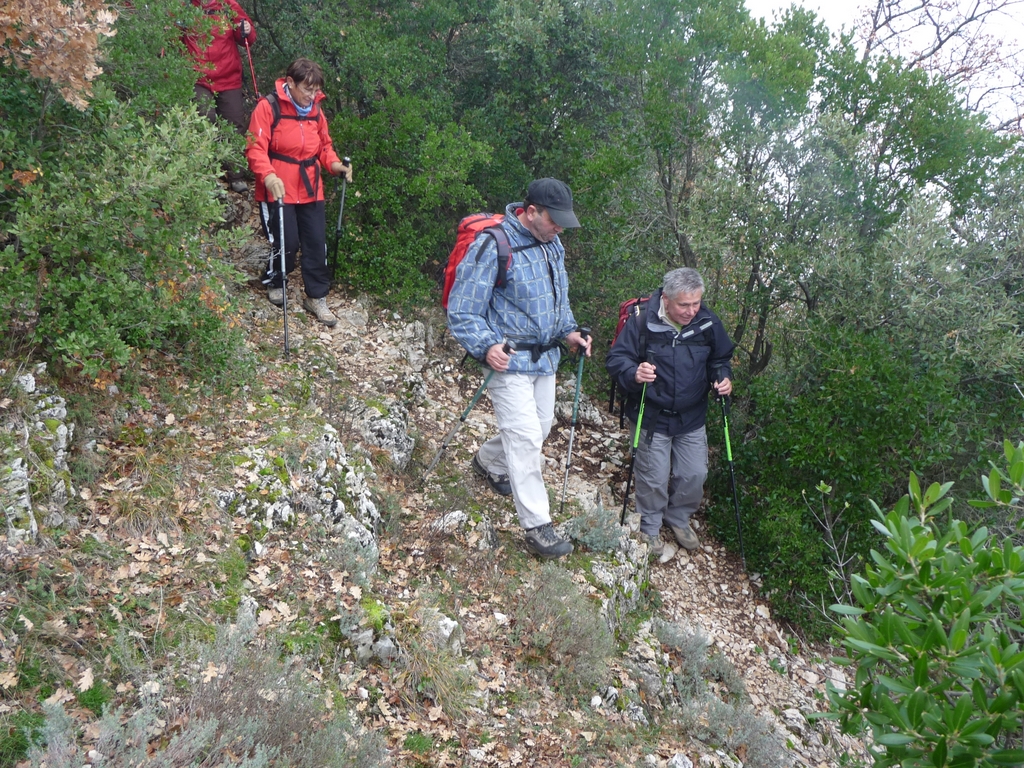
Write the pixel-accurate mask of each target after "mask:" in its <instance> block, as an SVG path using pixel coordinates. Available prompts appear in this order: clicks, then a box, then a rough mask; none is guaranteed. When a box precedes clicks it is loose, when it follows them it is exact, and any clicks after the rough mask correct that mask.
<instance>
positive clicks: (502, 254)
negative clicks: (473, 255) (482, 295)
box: [477, 224, 522, 288]
mask: <svg viewBox="0 0 1024 768" xmlns="http://www.w3.org/2000/svg"><path fill="white" fill-rule="evenodd" d="M483 231H484V232H486V233H487V234H489V235H490V236H491V237H493V238H494V244H495V245H496V246H497V248H498V277H497V278H496V279H495V281H494V287H495V288H501V287H504V285H505V283H506V281H507V280H508V268H509V266H510V265H511V264H512V252H513V250H515V249H513V248H512V247H511V246H510V245H509V242H508V235H507V234H505V229H504V227H502V226H501V225H500V224H499V225H497V226H493V227H487V229H485V230H483ZM519 250H522V249H519ZM477 258H478V259H479V258H480V255H479V251H478V252H477Z"/></svg>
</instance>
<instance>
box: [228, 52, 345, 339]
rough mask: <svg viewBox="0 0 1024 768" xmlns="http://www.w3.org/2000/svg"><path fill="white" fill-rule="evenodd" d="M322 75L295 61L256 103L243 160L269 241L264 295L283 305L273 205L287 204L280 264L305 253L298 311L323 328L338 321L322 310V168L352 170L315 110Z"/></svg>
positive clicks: (325, 284) (291, 263)
mask: <svg viewBox="0 0 1024 768" xmlns="http://www.w3.org/2000/svg"><path fill="white" fill-rule="evenodd" d="M323 84H324V75H323V72H322V71H321V69H320V66H319V65H318V64H316V63H314V62H312V61H310V60H309V59H297V60H296V61H294V62H292V64H291V65H290V66H289V67H288V71H287V73H286V74H285V76H284V77H282V78H281V79H280V80H278V81H277V83H276V84H275V87H274V93H272V94H268V95H267V96H266V97H265V98H263V99H260V101H259V103H258V104H257V105H256V108H255V109H254V110H253V111H252V117H251V118H250V120H249V145H248V147H247V148H246V150H245V155H246V157H247V158H248V159H249V169H250V170H251V171H252V172H253V174H254V175H255V176H256V202H257V203H259V210H260V222H261V223H262V225H263V233H264V234H265V235H266V236H267V240H269V241H270V244H271V253H270V258H269V260H268V263H267V271H266V274H265V275H264V276H263V284H264V285H266V286H267V288H268V290H267V298H268V299H269V300H270V302H271V303H273V304H277V305H278V306H281V305H282V304H283V303H284V290H283V276H282V275H281V271H280V270H281V263H280V255H279V254H280V251H279V250H278V249H279V247H280V246H279V235H280V229H279V225H278V212H277V207H276V206H275V205H272V204H271V203H273V202H274V201H281V202H282V203H283V204H284V248H285V267H286V270H287V272H288V273H291V271H292V270H293V269H295V261H296V255H297V253H298V251H299V248H300V247H301V249H302V261H301V263H302V282H303V284H304V287H305V290H306V297H305V298H304V299H303V300H302V306H303V307H304V308H305V309H306V310H307V311H309V312H311V313H313V314H314V315H315V316H316V319H317V320H319V321H320V322H321V323H323V324H324V325H327V326H333V325H335V324H336V323H337V322H338V318H336V317H335V316H334V314H333V313H332V312H331V310H330V309H328V308H327V301H326V299H325V297H326V296H327V292H328V290H330V287H331V275H330V272H329V270H328V268H327V231H326V230H327V223H326V218H325V215H324V183H323V178H322V175H321V168H325V169H327V170H328V171H329V172H330V173H332V174H334V175H338V174H345V178H346V180H347V181H349V182H351V181H352V166H350V165H345V164H344V163H342V162H341V160H340V159H339V158H338V155H337V154H335V152H334V147H333V146H332V144H331V137H330V135H329V134H328V132H327V118H326V117H324V113H323V111H322V110H321V109H320V102H321V101H323V98H324V94H323V92H322V91H321V90H320V89H321V88H323Z"/></svg>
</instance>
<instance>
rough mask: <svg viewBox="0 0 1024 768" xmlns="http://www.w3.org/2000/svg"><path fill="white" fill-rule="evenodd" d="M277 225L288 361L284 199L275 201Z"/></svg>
mask: <svg viewBox="0 0 1024 768" xmlns="http://www.w3.org/2000/svg"><path fill="white" fill-rule="evenodd" d="M277 223H278V225H279V227H280V229H279V232H280V234H281V312H282V314H283V316H284V359H285V360H287V359H288V272H287V271H286V269H285V255H284V253H285V246H284V198H283V197H282V198H281V199H280V200H278V201H277Z"/></svg>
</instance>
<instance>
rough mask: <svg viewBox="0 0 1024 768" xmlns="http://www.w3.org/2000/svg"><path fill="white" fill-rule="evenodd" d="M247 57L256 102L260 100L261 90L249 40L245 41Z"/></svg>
mask: <svg viewBox="0 0 1024 768" xmlns="http://www.w3.org/2000/svg"><path fill="white" fill-rule="evenodd" d="M245 55H246V56H248V57H249V74H250V75H251V76H252V91H253V93H255V94H256V101H259V100H260V98H261V97H260V89H259V87H258V86H257V85H256V70H255V69H253V68H252V51H250V50H249V38H246V39H245Z"/></svg>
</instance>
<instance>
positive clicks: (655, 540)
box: [640, 533, 665, 560]
mask: <svg viewBox="0 0 1024 768" xmlns="http://www.w3.org/2000/svg"><path fill="white" fill-rule="evenodd" d="M640 541H642V542H643V543H644V544H646V545H647V548H648V549H649V550H650V552H649V553H648V554H649V556H650V557H652V558H653V557H657V558H658V559H659V560H660V559H661V556H662V554H663V553H664V552H665V542H664V541H662V540H661V536H651V534H649V533H641V534H640Z"/></svg>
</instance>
